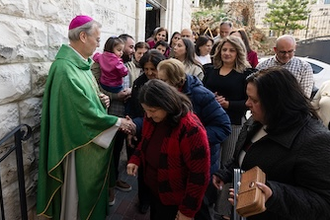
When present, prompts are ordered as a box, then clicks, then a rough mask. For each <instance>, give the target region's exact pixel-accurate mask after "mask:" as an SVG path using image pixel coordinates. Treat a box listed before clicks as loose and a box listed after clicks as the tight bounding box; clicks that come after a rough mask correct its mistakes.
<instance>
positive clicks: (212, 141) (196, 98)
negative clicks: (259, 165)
mask: <svg viewBox="0 0 330 220" xmlns="http://www.w3.org/2000/svg"><path fill="white" fill-rule="evenodd" d="M186 75H187V78H186V82H185V84H184V85H183V87H182V89H181V92H182V93H184V94H186V95H187V96H188V97H189V99H190V100H191V102H192V104H193V110H194V113H195V114H196V115H197V116H198V118H199V119H200V120H201V122H202V124H203V125H204V127H205V129H206V131H207V138H208V141H209V145H210V153H211V174H213V173H214V172H215V171H217V170H218V169H219V163H220V161H219V160H220V144H221V143H222V142H223V141H224V140H226V139H227V137H228V136H229V135H230V133H231V125H230V124H231V123H230V119H229V117H228V115H227V113H226V112H225V110H224V109H223V108H222V107H221V105H220V104H219V103H218V102H217V101H216V100H215V95H214V94H213V93H212V92H211V91H210V90H208V89H207V88H205V87H204V86H203V84H202V82H201V81H200V80H199V79H198V78H197V77H196V76H192V75H188V74H186Z"/></svg>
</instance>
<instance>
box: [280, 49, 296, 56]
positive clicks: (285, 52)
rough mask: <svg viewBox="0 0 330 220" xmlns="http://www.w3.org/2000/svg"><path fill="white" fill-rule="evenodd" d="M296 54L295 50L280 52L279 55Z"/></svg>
mask: <svg viewBox="0 0 330 220" xmlns="http://www.w3.org/2000/svg"><path fill="white" fill-rule="evenodd" d="M294 52H295V50H289V51H278V53H280V54H281V55H285V54H289V55H290V54H293V53H294Z"/></svg>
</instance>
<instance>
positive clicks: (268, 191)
mask: <svg viewBox="0 0 330 220" xmlns="http://www.w3.org/2000/svg"><path fill="white" fill-rule="evenodd" d="M256 184H257V187H258V188H259V189H261V191H262V192H263V193H264V194H265V202H267V200H268V199H269V198H270V197H271V196H272V195H273V191H272V189H271V188H269V186H267V185H266V184H264V183H260V182H256Z"/></svg>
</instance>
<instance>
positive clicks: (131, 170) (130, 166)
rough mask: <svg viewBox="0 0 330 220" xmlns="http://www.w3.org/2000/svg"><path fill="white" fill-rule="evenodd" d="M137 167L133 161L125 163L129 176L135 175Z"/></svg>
mask: <svg viewBox="0 0 330 220" xmlns="http://www.w3.org/2000/svg"><path fill="white" fill-rule="evenodd" d="M138 168H139V167H138V166H137V165H135V164H134V163H129V164H127V167H126V171H127V174H128V175H130V176H136V174H137V171H138Z"/></svg>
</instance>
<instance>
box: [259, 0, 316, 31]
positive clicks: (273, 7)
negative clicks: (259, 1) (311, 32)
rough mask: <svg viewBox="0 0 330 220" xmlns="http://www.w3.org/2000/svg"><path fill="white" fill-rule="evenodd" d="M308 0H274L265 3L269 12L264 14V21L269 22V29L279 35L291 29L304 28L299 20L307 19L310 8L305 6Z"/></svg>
mask: <svg viewBox="0 0 330 220" xmlns="http://www.w3.org/2000/svg"><path fill="white" fill-rule="evenodd" d="M308 3H309V0H286V1H283V0H276V1H274V3H267V4H268V8H269V9H270V12H269V13H267V14H266V15H265V18H264V21H265V22H267V23H269V24H270V29H271V30H274V31H276V32H277V34H278V35H279V34H280V33H281V34H286V33H287V32H288V31H290V30H292V31H294V30H302V29H305V28H306V26H305V25H301V24H299V21H304V20H307V18H308V15H309V13H310V12H311V10H310V9H309V8H308V7H307V5H308Z"/></svg>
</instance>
